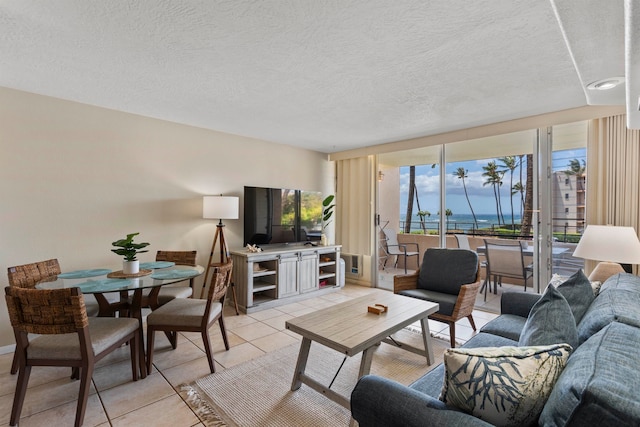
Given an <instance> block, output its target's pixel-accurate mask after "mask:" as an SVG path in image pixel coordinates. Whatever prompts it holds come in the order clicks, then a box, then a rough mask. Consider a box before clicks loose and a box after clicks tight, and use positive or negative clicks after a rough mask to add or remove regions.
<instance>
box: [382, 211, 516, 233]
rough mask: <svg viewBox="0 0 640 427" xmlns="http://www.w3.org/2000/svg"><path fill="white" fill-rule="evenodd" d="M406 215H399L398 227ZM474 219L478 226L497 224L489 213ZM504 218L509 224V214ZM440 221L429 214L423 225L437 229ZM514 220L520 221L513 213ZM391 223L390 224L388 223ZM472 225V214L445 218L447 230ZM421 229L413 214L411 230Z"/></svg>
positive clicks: (467, 228) (488, 226) (471, 226)
mask: <svg viewBox="0 0 640 427" xmlns="http://www.w3.org/2000/svg"><path fill="white" fill-rule="evenodd" d="M405 218H406V215H405V214H401V215H400V224H398V228H403V226H404V222H405ZM476 219H477V221H478V228H490V227H491V226H492V225H494V226H496V227H497V226H498V216H497V215H491V214H476ZM504 220H505V222H506V223H507V224H511V215H510V214H509V215H505V216H504ZM439 221H440V217H439V216H438V215H431V216H430V217H427V218H425V221H424V223H425V227H426V228H427V230H437V229H438V222H439ZM514 222H515V223H516V224H519V223H520V215H514ZM389 225H391V224H389ZM473 227H474V222H473V216H472V215H471V214H469V215H451V216H450V217H448V218H447V229H449V230H454V229H455V230H465V231H466V230H470V229H472V228H473ZM418 230H422V227H421V224H420V217H419V216H418V215H413V219H412V221H411V231H418Z"/></svg>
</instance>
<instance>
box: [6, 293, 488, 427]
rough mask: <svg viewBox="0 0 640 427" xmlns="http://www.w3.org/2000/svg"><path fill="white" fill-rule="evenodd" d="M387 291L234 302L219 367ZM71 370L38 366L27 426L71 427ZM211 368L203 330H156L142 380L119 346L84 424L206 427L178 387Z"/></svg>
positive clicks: (103, 368) (480, 319) (104, 367)
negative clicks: (304, 323) (172, 337)
mask: <svg viewBox="0 0 640 427" xmlns="http://www.w3.org/2000/svg"><path fill="white" fill-rule="evenodd" d="M369 292H382V291H381V290H378V289H371V288H367V287H362V286H354V285H347V286H346V287H345V288H343V289H341V290H340V291H338V292H334V293H331V294H325V295H323V296H320V297H316V298H311V299H308V300H304V301H300V302H296V303H292V304H288V305H284V306H280V307H277V308H274V309H268V310H264V311H260V312H257V313H253V314H250V315H244V314H241V315H240V316H236V315H235V312H234V311H233V309H232V308H231V306H232V305H231V304H229V305H227V306H226V307H225V322H226V326H227V333H228V338H229V344H230V346H231V348H230V350H229V351H224V345H223V343H222V336H221V335H220V330H219V328H217V327H215V326H214V327H212V328H211V330H210V334H211V337H212V341H213V347H214V349H217V351H216V353H215V355H214V357H215V360H216V370H218V369H226V368H230V367H232V366H234V365H237V364H239V363H242V362H245V361H247V360H250V359H253V358H256V357H259V356H261V355H263V354H265V353H267V352H270V351H274V350H276V349H278V348H281V347H284V346H287V345H290V344H293V343H296V342H299V341H300V337H299V335H297V334H295V333H292V332H289V331H287V330H285V327H284V323H285V321H286V320H288V319H291V318H293V317H296V316H299V315H302V314H306V313H310V312H312V311H315V310H318V309H321V308H322V307H326V306H330V305H332V304H335V303H337V302H342V301H346V300H349V299H351V298H355V297H358V296H362V295H365V294H367V293H369ZM495 317H496V315H495V314H493V313H489V312H486V311H480V310H478V311H476V312H474V319H475V322H476V326H477V327H478V328H481V327H482V326H483V325H484V324H485V323H487V322H488V321H489V320H491V319H493V318H495ZM459 323H460V324H459V325H456V334H457V336H458V339H459V340H461V341H466V340H467V339H469V338H471V337H472V336H473V335H474V332H473V330H472V329H471V327H470V326H469V323H468V322H467V320H466V319H463V320H461V321H460V322H459ZM429 325H430V328H431V332H432V333H436V334H438V335H439V336H443V337H447V338H446V339H448V336H449V329H448V327H447V326H446V325H445V324H444V323H439V322H435V321H431V320H430V321H429ZM11 359H12V354H4V355H0V426H6V425H8V423H9V415H10V413H11V405H12V402H13V395H14V388H15V381H16V377H17V376H14V375H11V374H10V373H9V368H10V366H11ZM69 373H70V370H69V369H68V368H45V367H35V368H33V369H32V373H31V380H30V382H29V388H28V390H27V396H26V399H25V403H24V407H23V409H22V418H21V419H20V426H21V427H28V426H44V425H46V426H47V427H54V426H69V425H73V420H74V418H75V410H76V403H77V396H78V382H77V381H71V380H70V379H69ZM207 374H209V367H208V364H207V360H206V356H205V353H204V348H203V344H202V339H201V338H200V335H199V334H194V333H186V334H182V335H181V336H180V337H179V340H178V348H177V349H176V350H171V347H170V345H169V342H168V340H167V339H166V337H165V336H164V334H162V333H158V334H156V344H155V353H154V369H153V372H152V373H151V374H150V375H149V376H148V377H147V378H145V379H144V380H139V381H137V382H133V381H132V380H131V369H130V364H129V350H128V348H125V347H123V348H121V349H119V350H117V351H116V352H114V353H113V354H112V355H110V356H108V357H107V358H105V359H103V360H102V361H101V362H100V363H99V365H98V367H97V369H96V371H95V374H94V376H93V387H92V391H91V394H90V396H89V402H88V405H87V413H86V416H85V420H84V425H85V426H140V425H153V426H171V427H180V426H200V425H202V424H201V423H200V421H199V419H198V417H197V415H196V414H194V413H193V412H192V411H191V409H190V408H189V406H187V404H186V403H185V402H184V401H183V400H182V398H181V397H180V395H179V393H178V391H177V390H178V389H179V386H180V385H181V384H185V383H189V382H192V381H195V380H196V379H198V378H200V377H203V376H205V375H207Z"/></svg>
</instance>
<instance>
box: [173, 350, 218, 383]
mask: <svg viewBox="0 0 640 427" xmlns="http://www.w3.org/2000/svg"><path fill="white" fill-rule="evenodd" d="M214 363H215V365H216V372H219V371H220V370H222V369H224V367H223V366H222V365H220V364H219V363H218V362H217V361H216V360H215V355H214ZM210 373H211V370H210V369H209V362H207V358H206V357H205V356H202V357H201V358H199V359H196V360H192V361H190V362H187V363H183V364H182V365H177V366H174V367H173V368H168V369H163V370H162V375H163V376H164V377H165V378H166V379H167V381H169V384H171V385H172V386H173V387H174V388H177V387H178V386H180V385H182V384H189V383H192V382H194V381H195V380H197V379H198V378H202V377H205V376H207V375H209V374H210Z"/></svg>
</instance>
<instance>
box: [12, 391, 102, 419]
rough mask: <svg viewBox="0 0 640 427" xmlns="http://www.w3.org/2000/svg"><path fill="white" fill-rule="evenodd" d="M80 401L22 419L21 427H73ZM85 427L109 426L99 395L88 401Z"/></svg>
mask: <svg viewBox="0 0 640 427" xmlns="http://www.w3.org/2000/svg"><path fill="white" fill-rule="evenodd" d="M77 407H78V401H77V400H76V401H74V402H69V403H65V404H63V405H60V406H56V407H55V408H51V409H48V410H46V411H42V412H38V413H37V414H33V415H31V416H28V417H22V418H20V427H41V426H47V427H57V426H60V427H63V426H65V427H66V426H72V425H73V423H74V421H75V419H76V410H77ZM82 425H83V426H85V427H90V426H98V425H107V426H108V425H109V420H108V419H107V414H105V412H104V408H103V407H102V403H101V402H100V398H99V397H98V395H97V394H92V395H90V396H89V398H88V399H87V409H86V412H85V414H84V423H83V424H82Z"/></svg>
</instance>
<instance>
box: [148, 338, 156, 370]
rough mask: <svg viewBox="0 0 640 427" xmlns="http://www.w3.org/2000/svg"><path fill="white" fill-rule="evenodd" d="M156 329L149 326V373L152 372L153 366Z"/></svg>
mask: <svg viewBox="0 0 640 427" xmlns="http://www.w3.org/2000/svg"><path fill="white" fill-rule="evenodd" d="M155 335H156V330H155V329H153V328H149V327H147V375H149V374H151V369H152V368H153V346H154V339H155Z"/></svg>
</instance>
